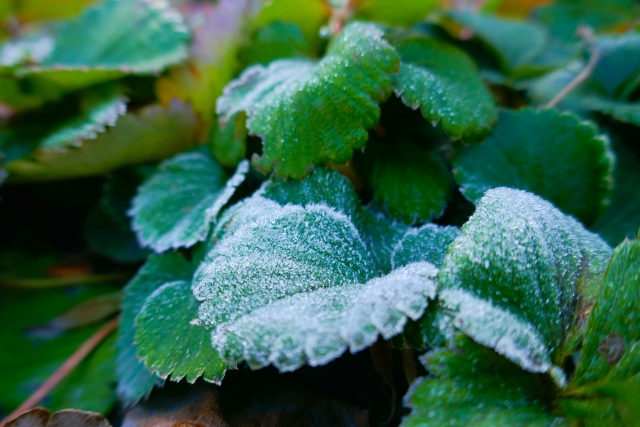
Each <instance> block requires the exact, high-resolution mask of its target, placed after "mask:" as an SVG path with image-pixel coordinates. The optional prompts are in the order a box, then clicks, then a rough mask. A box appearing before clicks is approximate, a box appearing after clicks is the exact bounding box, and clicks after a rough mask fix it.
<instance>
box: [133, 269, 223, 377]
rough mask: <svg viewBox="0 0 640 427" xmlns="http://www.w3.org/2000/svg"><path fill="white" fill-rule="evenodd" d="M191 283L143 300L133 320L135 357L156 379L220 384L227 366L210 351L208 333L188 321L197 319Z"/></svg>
mask: <svg viewBox="0 0 640 427" xmlns="http://www.w3.org/2000/svg"><path fill="white" fill-rule="evenodd" d="M198 305H199V304H198V301H197V300H196V299H195V298H194V296H193V293H192V292H191V281H184V280H183V281H176V282H169V283H166V284H164V285H162V286H161V287H160V288H158V289H156V290H155V291H154V292H153V293H152V294H151V295H149V297H148V298H147V300H146V302H145V303H144V306H143V307H142V309H141V310H140V314H138V317H137V318H136V324H137V325H138V326H137V328H136V332H135V342H136V343H138V356H139V357H140V358H141V359H142V360H143V361H144V363H145V365H146V366H147V367H148V368H149V369H150V370H151V371H153V372H154V373H155V374H156V375H157V376H159V377H160V378H167V377H168V376H169V375H171V380H172V381H180V380H182V379H183V378H186V380H187V381H188V382H190V383H193V382H194V381H195V380H196V379H198V378H199V377H201V376H202V377H203V378H204V379H205V380H207V381H209V382H214V383H216V384H220V382H221V381H222V377H223V376H224V373H225V371H226V369H227V364H226V363H225V362H224V361H223V360H222V359H221V358H220V356H218V352H217V351H216V350H214V349H213V348H212V347H211V331H210V330H209V329H207V328H205V327H203V326H201V325H193V324H191V321H192V320H193V319H195V318H197V316H198Z"/></svg>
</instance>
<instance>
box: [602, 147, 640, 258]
mask: <svg viewBox="0 0 640 427" xmlns="http://www.w3.org/2000/svg"><path fill="white" fill-rule="evenodd" d="M615 151H616V158H617V160H616V172H615V187H614V188H613V196H612V197H611V205H610V206H609V207H608V208H607V210H606V211H605V212H604V214H602V216H601V217H600V218H598V220H597V221H596V222H595V223H593V224H592V225H591V230H593V231H595V232H596V233H598V234H599V235H600V236H601V237H602V238H603V239H604V240H606V241H607V242H609V244H610V245H612V246H616V245H617V244H618V243H620V242H622V240H624V238H625V237H628V238H633V237H634V236H635V235H636V234H637V232H638V229H640V158H638V156H637V155H636V154H635V153H634V152H633V151H631V150H630V149H629V148H627V147H625V146H624V145H622V144H620V143H618V144H616V146H615Z"/></svg>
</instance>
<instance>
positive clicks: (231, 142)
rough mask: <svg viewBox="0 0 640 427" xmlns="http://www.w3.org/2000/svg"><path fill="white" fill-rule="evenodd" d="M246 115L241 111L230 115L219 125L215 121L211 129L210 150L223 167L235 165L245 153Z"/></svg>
mask: <svg viewBox="0 0 640 427" xmlns="http://www.w3.org/2000/svg"><path fill="white" fill-rule="evenodd" d="M246 121H247V115H246V114H244V113H243V112H240V113H237V114H236V115H235V116H233V117H231V119H230V120H229V122H228V123H227V124H226V125H225V126H224V127H221V125H220V124H218V123H217V122H215V123H213V125H212V129H211V151H212V152H213V157H214V158H215V159H216V160H217V161H218V163H220V164H221V165H222V166H225V167H228V168H230V167H235V166H236V165H237V164H238V162H240V160H242V159H244V157H245V156H246V154H247V127H246V124H245V123H246Z"/></svg>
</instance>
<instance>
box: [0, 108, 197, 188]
mask: <svg viewBox="0 0 640 427" xmlns="http://www.w3.org/2000/svg"><path fill="white" fill-rule="evenodd" d="M197 132H198V122H197V118H196V116H195V114H194V113H193V111H192V110H191V108H190V107H188V106H186V105H184V104H181V103H179V102H175V103H173V104H172V105H171V106H170V107H169V108H163V107H161V106H159V105H155V104H154V105H150V106H147V107H144V108H142V109H141V110H139V111H136V112H129V113H128V114H126V115H124V116H122V117H120V118H119V119H118V121H117V123H116V125H115V126H114V127H111V128H109V129H107V131H106V132H103V133H101V134H99V135H98V137H97V138H95V139H92V140H88V141H85V142H84V143H83V144H82V146H80V147H69V148H68V149H67V150H64V151H58V150H56V151H54V150H37V151H36V152H35V153H33V155H32V156H31V158H27V159H22V160H16V161H13V162H10V163H8V164H7V165H6V169H7V171H8V172H10V173H11V175H12V179H14V180H16V181H38V180H49V179H62V178H72V177H78V176H86V175H98V174H101V173H104V172H108V171H110V170H113V169H116V168H118V167H121V166H126V165H134V164H138V163H143V162H149V161H154V160H161V159H164V158H167V157H169V156H171V155H173V154H176V153H177V152H180V151H183V150H185V149H189V148H191V147H193V146H194V145H196V143H197V140H196V138H197Z"/></svg>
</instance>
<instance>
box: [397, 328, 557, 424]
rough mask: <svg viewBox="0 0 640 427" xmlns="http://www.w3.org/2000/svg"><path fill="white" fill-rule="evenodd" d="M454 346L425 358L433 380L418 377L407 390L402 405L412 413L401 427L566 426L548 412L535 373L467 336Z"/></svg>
mask: <svg viewBox="0 0 640 427" xmlns="http://www.w3.org/2000/svg"><path fill="white" fill-rule="evenodd" d="M455 344H456V347H454V348H446V349H444V348H443V349H436V350H433V351H431V352H430V353H427V354H426V355H425V356H424V359H423V361H424V363H425V366H426V368H427V369H428V370H429V372H430V373H431V374H433V375H435V378H420V379H418V380H417V381H415V382H414V383H413V385H412V386H411V388H410V389H409V392H408V393H407V396H406V397H405V405H406V406H408V407H409V408H411V413H410V414H409V416H407V417H406V418H405V419H404V420H403V423H402V426H403V427H414V426H415V427H417V426H420V427H431V426H433V427H436V426H443V425H446V426H451V427H457V426H460V427H462V426H483V427H484V426H486V427H502V426H504V427H516V426H520V427H550V426H556V425H563V424H564V422H563V420H562V419H561V418H556V417H554V416H553V415H552V414H550V413H548V412H547V410H546V407H547V404H546V402H545V401H544V398H545V395H544V390H542V389H541V387H540V386H539V382H538V381H537V380H536V378H535V376H534V375H533V374H530V373H528V372H524V371H522V370H521V369H520V368H519V367H518V366H516V365H514V364H512V363H511V362H510V361H509V360H507V359H505V358H503V357H501V356H499V355H497V354H496V353H494V352H493V351H491V350H490V349H487V348H485V347H482V346H481V345H478V344H476V343H474V342H473V341H471V340H470V339H469V338H467V337H465V336H458V337H457V338H456V340H455Z"/></svg>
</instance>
